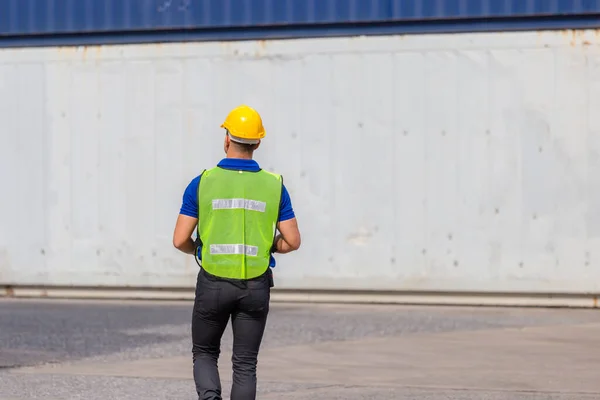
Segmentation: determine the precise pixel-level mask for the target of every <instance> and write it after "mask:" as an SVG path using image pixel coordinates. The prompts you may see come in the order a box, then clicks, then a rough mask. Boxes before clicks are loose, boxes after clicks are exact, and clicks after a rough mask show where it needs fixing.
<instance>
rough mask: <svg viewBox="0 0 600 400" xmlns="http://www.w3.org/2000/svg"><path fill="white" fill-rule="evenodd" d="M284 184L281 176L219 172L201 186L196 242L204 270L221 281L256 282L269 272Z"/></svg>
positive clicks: (207, 174)
mask: <svg viewBox="0 0 600 400" xmlns="http://www.w3.org/2000/svg"><path fill="white" fill-rule="evenodd" d="M282 188H283V180H282V177H281V176H280V175H276V174H273V173H270V172H267V171H263V170H260V171H258V172H251V171H237V170H227V169H223V168H220V167H215V168H212V169H209V170H206V171H204V172H203V173H202V178H201V179H200V185H198V237H199V238H200V241H201V243H202V268H203V269H204V270H206V271H207V272H208V273H210V274H212V275H215V276H219V277H222V278H230V279H252V278H256V277H257V276H260V275H262V274H263V273H265V271H266V270H267V268H269V258H270V256H271V248H272V247H273V239H274V238H275V228H276V226H277V220H278V219H279V203H280V201H281V191H282Z"/></svg>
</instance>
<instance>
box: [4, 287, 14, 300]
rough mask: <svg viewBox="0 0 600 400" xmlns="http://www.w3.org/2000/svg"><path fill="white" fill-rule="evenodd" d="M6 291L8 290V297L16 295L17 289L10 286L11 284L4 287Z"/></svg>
mask: <svg viewBox="0 0 600 400" xmlns="http://www.w3.org/2000/svg"><path fill="white" fill-rule="evenodd" d="M4 291H5V292H6V296H7V297H14V296H15V290H14V289H13V288H12V287H10V286H7V287H6V288H5V289H4Z"/></svg>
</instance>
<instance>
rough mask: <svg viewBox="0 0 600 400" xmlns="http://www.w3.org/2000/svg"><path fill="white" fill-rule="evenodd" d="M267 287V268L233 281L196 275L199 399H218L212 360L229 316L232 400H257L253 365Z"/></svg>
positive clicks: (269, 283) (266, 308)
mask: <svg viewBox="0 0 600 400" xmlns="http://www.w3.org/2000/svg"><path fill="white" fill-rule="evenodd" d="M271 286H272V274H271V270H270V268H269V270H268V271H267V272H266V273H265V274H264V275H262V276H260V277H258V278H255V279H252V280H247V281H234V280H225V279H221V278H217V277H214V276H212V275H210V274H208V273H207V272H205V271H204V270H202V269H201V270H200V272H199V274H198V282H197V284H196V300H195V302H194V313H193V317H192V342H193V350H192V353H193V360H194V380H195V381H196V391H197V392H198V399H200V400H220V399H222V397H221V380H220V378H219V371H218V368H217V362H218V358H219V354H220V351H221V337H222V336H223V331H224V330H225V328H226V327H227V323H228V322H229V317H230V316H231V325H232V328H233V357H232V359H231V361H232V363H233V387H232V389H231V400H254V399H255V398H256V364H257V357H258V351H259V348H260V343H261V341H262V337H263V333H264V330H265V325H266V323H267V314H268V313H269V301H270V293H271Z"/></svg>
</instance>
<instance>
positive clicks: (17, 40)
mask: <svg viewBox="0 0 600 400" xmlns="http://www.w3.org/2000/svg"><path fill="white" fill-rule="evenodd" d="M242 103H245V104H248V105H251V106H253V107H254V108H256V109H257V110H258V111H259V112H260V113H261V115H262V117H263V121H264V124H265V128H266V131H267V136H266V138H265V139H264V141H263V144H262V146H261V148H260V149H259V150H258V152H257V153H256V158H257V160H258V162H259V163H260V164H261V166H262V167H263V168H265V169H267V170H272V171H277V172H279V173H281V174H283V176H284V181H285V183H286V186H287V188H288V190H289V191H290V194H291V197H292V202H293V205H294V209H295V211H296V214H297V217H298V220H299V224H300V229H301V231H302V234H303V246H302V248H301V249H300V251H299V252H297V253H294V254H290V255H285V256H278V257H277V267H276V268H275V277H276V284H277V288H278V289H279V290H280V291H286V290H288V291H290V290H302V291H307V292H309V291H314V290H320V291H331V292H332V293H337V292H344V293H347V292H350V293H358V292H361V293H362V292H365V291H372V292H376V293H377V292H381V293H386V294H391V295H393V294H401V293H423V294H435V293H466V294H469V293H471V294H473V293H479V294H489V295H497V294H515V295H516V294H532V295H548V294H555V295H558V294H561V295H573V296H576V297H577V296H593V295H594V294H596V293H598V292H599V289H600V179H599V178H598V177H599V176H600V112H599V110H600V1H597V0H579V1H570V0H554V1H542V0H536V1H534V0H527V1H525V0H414V1H409V0H353V1H352V0H306V1H300V0H286V1H284V0H76V1H73V0H52V1H36V0H4V1H1V2H0V190H1V192H0V199H1V205H2V207H0V287H1V288H2V289H3V290H2V292H3V294H8V295H10V294H14V293H15V291H17V290H19V288H29V289H31V290H38V289H36V288H39V294H44V293H46V292H45V291H46V290H48V289H49V288H62V289H66V288H71V289H77V290H83V291H86V290H94V289H98V288H123V289H136V290H138V289H139V290H143V289H160V290H173V291H177V290H180V291H190V292H191V290H192V288H193V286H194V282H195V275H196V273H197V270H198V267H197V265H196V263H195V262H194V260H193V258H191V257H188V256H185V255H182V254H181V253H179V252H178V251H177V250H175V249H174V248H173V246H172V244H171V237H172V231H173V227H174V223H175V219H176V217H177V214H178V212H179V207H180V204H181V198H182V195H183V191H184V189H185V187H186V185H187V184H188V183H189V182H190V181H191V180H192V179H193V178H194V177H195V176H197V175H198V174H199V173H200V172H201V171H202V170H203V169H204V168H209V167H211V166H213V165H215V163H217V162H218V161H219V160H220V159H221V158H222V157H223V156H224V154H223V152H222V151H223V150H222V140H223V131H222V130H221V129H220V128H219V125H220V124H221V122H222V121H223V119H224V118H225V116H226V114H227V112H228V111H229V110H230V109H231V108H233V107H235V106H237V105H239V104H242ZM36 293H38V292H36ZM594 299H595V297H594Z"/></svg>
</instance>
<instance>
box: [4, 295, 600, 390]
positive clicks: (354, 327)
mask: <svg viewBox="0 0 600 400" xmlns="http://www.w3.org/2000/svg"><path fill="white" fill-rule="evenodd" d="M28 304H31V303H28ZM62 304H63V307H64V308H65V309H69V307H75V308H77V307H81V306H82V305H81V304H73V303H69V302H66V303H62ZM12 305H13V306H14V305H20V306H22V303H18V302H15V303H12ZM56 306H57V304H53V307H56ZM84 306H85V305H84ZM87 306H88V307H89V308H90V309H92V310H95V311H96V313H97V312H98V307H100V308H101V309H102V308H103V307H104V308H105V309H106V310H107V311H110V310H112V312H113V313H115V315H116V314H119V312H120V311H123V310H120V308H122V307H126V308H127V307H129V308H128V310H129V312H132V310H136V308H135V307H139V309H138V311H139V312H141V313H147V315H148V316H150V315H153V313H155V314H156V315H157V319H156V320H154V322H153V320H148V321H147V323H145V324H142V325H144V326H135V327H134V326H128V327H120V326H119V323H116V324H115V326H114V328H116V329H114V328H113V329H114V334H116V335H123V334H125V336H128V337H129V336H131V337H138V338H139V337H148V336H152V335H157V334H159V336H164V335H167V336H169V337H170V338H169V340H166V341H163V340H162V339H155V340H154V341H150V342H151V343H150V344H146V345H142V346H138V347H136V349H134V350H133V351H125V349H123V350H124V351H117V352H113V351H110V352H108V353H106V352H102V351H100V352H98V354H89V355H87V356H81V355H79V356H77V357H75V359H69V357H68V355H67V356H57V357H58V359H56V360H54V362H53V363H51V364H41V365H33V366H27V365H13V366H14V368H12V369H9V370H5V371H4V372H3V373H0V384H2V385H0V387H5V388H8V389H7V390H6V391H5V390H2V391H1V392H0V399H9V398H15V399H25V398H32V399H36V398H61V399H66V398H69V399H70V398H72V399H79V398H82V399H83V398H86V399H91V398H98V399H100V398H112V399H130V398H131V399H133V398H153V399H154V398H156V399H193V398H194V394H193V381H192V380H191V361H190V356H189V350H188V349H186V348H185V347H186V346H187V345H189V338H187V337H185V336H187V334H188V332H189V331H188V332H185V331H186V330H187V329H189V326H188V325H187V323H186V322H184V321H181V322H182V323H181V324H172V323H171V324H160V322H161V321H160V319H161V317H158V316H160V315H162V313H161V310H162V312H163V313H164V312H168V311H171V312H173V314H174V311H175V310H178V311H179V312H180V311H181V309H182V308H183V309H188V311H189V306H188V305H165V304H161V303H150V304H147V303H144V304H140V305H139V306H135V307H134V306H131V305H129V306H127V305H125V306H123V305H116V304H115V305H113V306H112V307H113V308H114V309H111V308H110V307H111V306H108V305H106V304H100V305H98V304H88V305H87ZM3 307H4V308H10V304H8V307H7V303H0V323H3V322H4V321H3V319H2V316H3V315H4V314H3V313H2V311H1V310H3ZM132 307H133V308H132ZM17 308H18V307H17ZM54 309H55V310H57V309H58V310H61V308H60V307H58V308H54ZM173 314H171V318H172V316H173ZM184 314H185V313H182V314H181V316H180V317H183V316H184ZM74 315H76V313H75V314H74ZM119 315H121V314H119ZM126 315H127V313H123V314H122V316H126ZM188 316H189V315H188ZM162 318H163V319H164V318H167V319H168V317H166V316H162ZM134 319H135V318H134ZM163 322H164V321H163ZM156 323H159V324H160V325H156ZM365 324H366V325H368V326H365ZM125 325H129V324H127V323H125ZM0 326H2V325H0ZM123 328H125V329H123ZM268 329H269V331H268V332H267V336H266V337H265V344H264V347H263V350H262V352H261V356H260V360H259V398H261V399H430V400H442V399H444V400H446V399H478V400H480V399H490V400H497V399H507V400H521V399H523V400H538V399H540V400H541V399H549V400H550V399H552V400H563V399H564V400H577V399H582V400H587V399H599V398H600V373H599V372H598V371H599V368H598V367H599V366H600V361H599V360H600V346H599V344H600V313H599V312H597V311H591V310H590V311H584V310H560V309H555V310H541V309H492V308H477V309H475V308H450V307H447V308H437V307H399V306H350V305H346V306H327V305H320V306H316V305H304V306H303V305H298V306H289V305H288V306H279V305H274V306H273V311H272V314H271V317H270V321H269V327H268ZM110 330H111V328H110V327H109V328H108V331H110ZM184 332H185V333H184ZM230 335H231V332H229V331H228V332H226V336H225V338H224V346H223V347H224V352H223V355H222V357H221V363H220V370H221V377H222V380H223V385H224V392H225V394H227V393H228V392H229V388H228V386H229V384H230V375H231V373H230V371H231V364H230V362H229V359H230V352H229V351H230V346H231V342H230ZM123 343H131V342H130V341H128V340H125V341H124V342H123ZM183 343H185V345H184V346H182V344H183ZM33 347H34V348H35V346H33ZM42 347H44V346H42ZM75 347H77V346H75ZM75 347H74V348H73V350H77V349H76V348H75ZM98 347H99V348H101V347H102V346H98ZM0 350H3V351H2V352H1V353H0V354H7V353H6V352H5V351H4V350H5V348H4V347H2V335H1V333H0ZM39 350H40V349H37V350H36V349H30V352H35V351H39ZM16 353H17V351H16V350H14V349H13V355H12V358H13V359H14V358H16V357H17V356H16V355H15V354H16ZM75 353H76V352H75ZM75 353H74V354H75ZM124 354H128V355H124ZM45 356H46V357H48V354H45ZM22 357H24V358H22V359H23V360H29V359H30V357H31V353H26V354H24V356H22ZM1 358H2V357H0V359H1ZM17 358H18V357H17ZM3 396H4V397H3ZM52 396H54V397H52ZM102 396H104V397H102ZM107 396H108V397H107ZM136 396H137V397H136Z"/></svg>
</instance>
